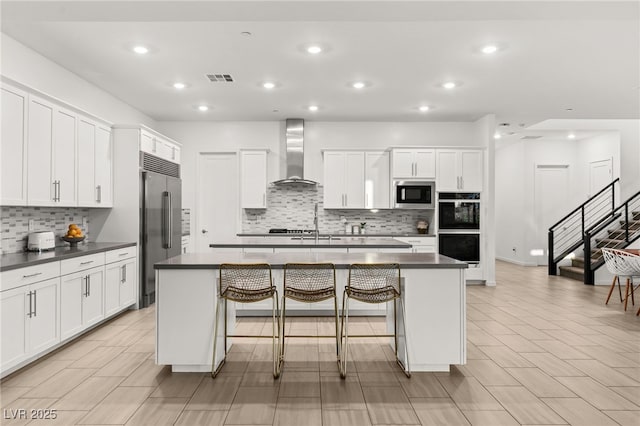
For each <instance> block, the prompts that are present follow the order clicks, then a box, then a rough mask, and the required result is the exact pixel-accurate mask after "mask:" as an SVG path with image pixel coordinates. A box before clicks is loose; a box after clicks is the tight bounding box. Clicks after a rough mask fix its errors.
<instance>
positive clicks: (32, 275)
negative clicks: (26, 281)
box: [22, 272, 42, 278]
mask: <svg viewBox="0 0 640 426" xmlns="http://www.w3.org/2000/svg"><path fill="white" fill-rule="evenodd" d="M38 275H42V272H36V273H35V274H29V275H23V276H22V278H31V277H37V276H38Z"/></svg>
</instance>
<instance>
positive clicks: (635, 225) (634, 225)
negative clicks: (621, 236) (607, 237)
mask: <svg viewBox="0 0 640 426" xmlns="http://www.w3.org/2000/svg"><path fill="white" fill-rule="evenodd" d="M619 222H620V228H618V229H624V223H625V222H624V220H621V221H619ZM638 229H640V220H630V221H629V230H630V231H631V230H633V231H637V230H638Z"/></svg>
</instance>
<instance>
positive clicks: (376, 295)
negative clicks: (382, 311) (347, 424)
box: [340, 263, 411, 378]
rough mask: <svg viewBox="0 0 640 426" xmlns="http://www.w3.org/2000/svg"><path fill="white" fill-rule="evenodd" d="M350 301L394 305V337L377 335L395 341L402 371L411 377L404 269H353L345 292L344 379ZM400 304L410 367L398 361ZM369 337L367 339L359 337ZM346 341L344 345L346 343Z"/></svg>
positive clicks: (379, 266) (378, 265) (389, 266)
mask: <svg viewBox="0 0 640 426" xmlns="http://www.w3.org/2000/svg"><path fill="white" fill-rule="evenodd" d="M349 299H355V300H358V301H360V302H365V303H387V302H391V301H393V334H387V335H374V336H375V337H393V338H394V347H395V352H396V362H397V363H398V365H399V366H400V367H401V368H402V371H403V372H404V374H405V375H406V376H407V377H411V368H410V366H409V349H408V346H407V345H408V342H407V340H408V339H407V326H406V324H407V322H406V318H405V312H404V302H403V301H402V290H401V286H400V265H398V264H397V263H355V264H352V265H350V266H349V280H348V282H347V285H346V287H345V289H344V295H343V298H342V321H341V322H340V342H341V348H342V353H341V354H340V362H341V363H342V368H341V369H340V375H341V376H342V378H345V377H346V376H347V357H348V350H349V333H348V328H349ZM396 300H397V301H398V302H399V303H400V309H401V313H402V328H403V330H402V331H403V333H404V339H405V341H404V347H405V352H406V353H405V356H406V364H407V365H406V366H405V365H403V363H402V361H401V360H400V358H398V330H397V327H398V315H397V306H396V305H397V302H396ZM358 337H365V336H358ZM342 339H344V343H343V342H342Z"/></svg>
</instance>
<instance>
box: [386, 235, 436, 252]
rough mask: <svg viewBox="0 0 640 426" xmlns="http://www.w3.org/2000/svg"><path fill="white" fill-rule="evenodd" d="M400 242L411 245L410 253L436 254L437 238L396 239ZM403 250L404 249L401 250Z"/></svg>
mask: <svg viewBox="0 0 640 426" xmlns="http://www.w3.org/2000/svg"><path fill="white" fill-rule="evenodd" d="M394 239H396V240H398V241H402V242H403V243H407V244H411V248H410V249H409V250H410V251H409V253H435V252H436V237H409V238H404V237H394ZM400 250H402V249H400Z"/></svg>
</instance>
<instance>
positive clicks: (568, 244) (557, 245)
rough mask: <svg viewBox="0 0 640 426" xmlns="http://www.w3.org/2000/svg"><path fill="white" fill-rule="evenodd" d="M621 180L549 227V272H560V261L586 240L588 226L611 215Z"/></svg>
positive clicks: (550, 273) (606, 187)
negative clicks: (617, 184)
mask: <svg viewBox="0 0 640 426" xmlns="http://www.w3.org/2000/svg"><path fill="white" fill-rule="evenodd" d="M619 181H620V178H617V179H615V180H614V181H612V182H611V183H610V184H608V185H607V186H605V187H604V188H602V189H601V190H600V191H598V192H597V193H596V194H594V195H593V196H591V197H590V198H589V199H588V200H587V201H585V202H584V203H582V204H580V205H579V206H578V207H576V208H575V209H574V210H573V211H571V213H569V214H568V215H566V216H565V217H563V218H562V219H560V220H559V221H558V222H556V223H555V224H554V225H552V226H551V227H550V228H549V248H548V267H549V275H557V273H558V268H557V266H558V262H559V261H561V260H562V259H564V258H565V257H566V256H567V255H568V254H570V253H571V252H573V251H574V250H576V249H577V248H578V247H580V246H582V245H583V244H584V235H585V231H586V230H587V229H590V228H591V227H593V226H594V225H596V224H598V223H602V221H603V220H605V219H606V218H611V217H612V214H613V211H614V210H615V207H616V205H615V204H616V199H615V195H616V189H615V188H616V187H615V185H616V183H618V182H619Z"/></svg>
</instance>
